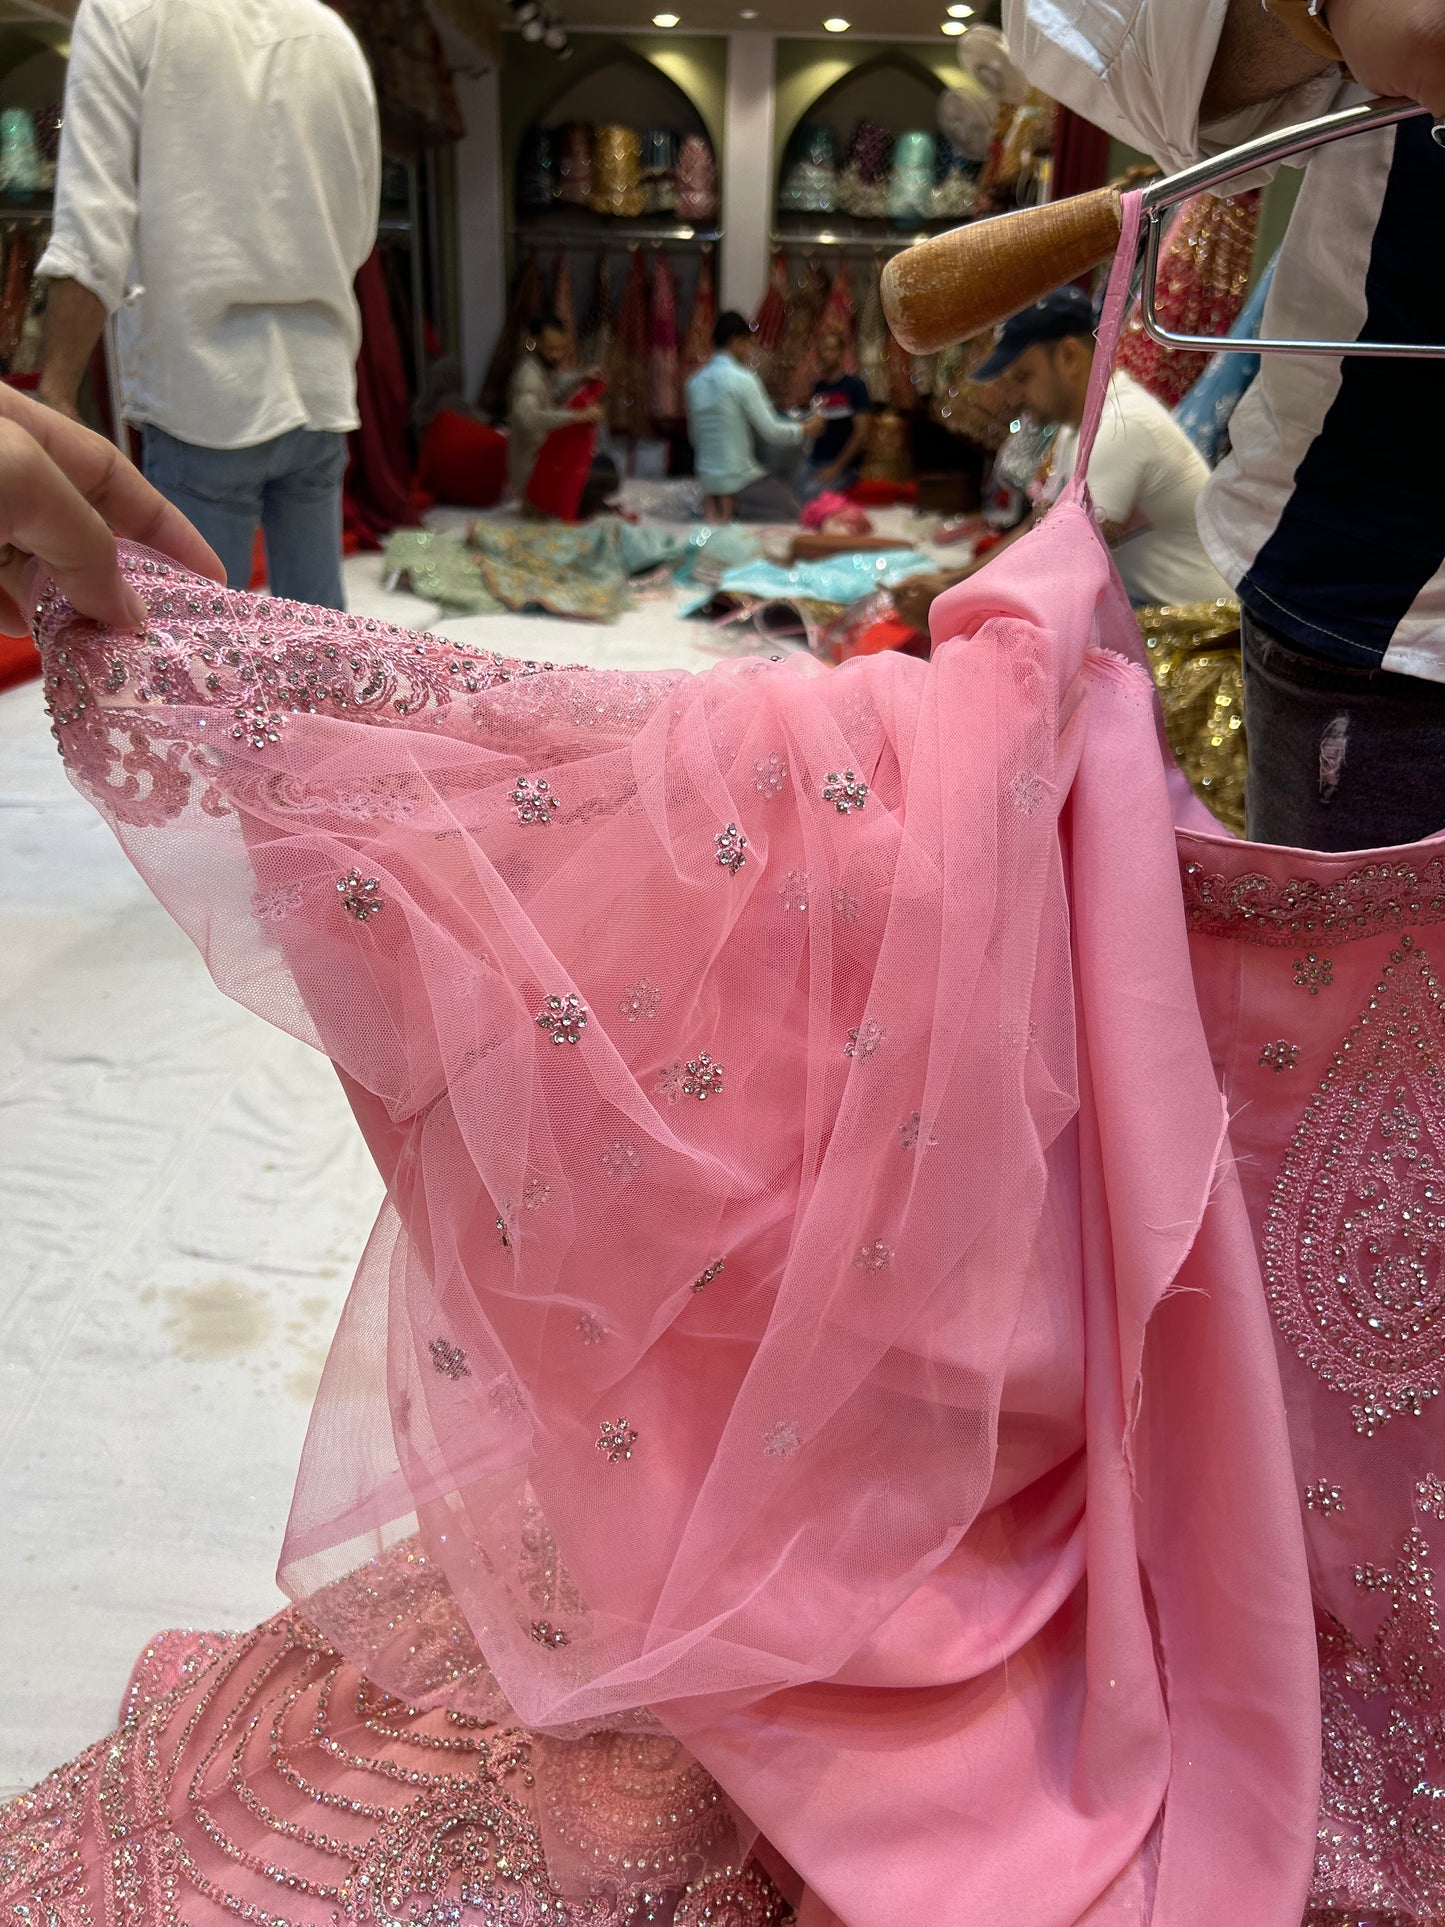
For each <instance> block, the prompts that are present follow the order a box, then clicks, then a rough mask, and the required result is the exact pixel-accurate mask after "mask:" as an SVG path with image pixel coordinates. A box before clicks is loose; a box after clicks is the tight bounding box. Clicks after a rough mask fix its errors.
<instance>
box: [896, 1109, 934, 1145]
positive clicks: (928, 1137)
mask: <svg viewBox="0 0 1445 1927" xmlns="http://www.w3.org/2000/svg"><path fill="white" fill-rule="evenodd" d="M898 1141H899V1143H900V1144H901V1145H902V1146H903V1148H904V1150H905V1151H916V1150H917V1149H918V1148H919V1146H920V1145H922V1147H923V1149H924V1150H925V1151H931V1150H933V1148H934V1147H935V1145H936V1144H937V1143H938V1134H937V1132H936V1131H935V1130H934V1128H933V1125H932V1124H931V1123H930V1122H929V1121H928V1120H927V1119H926V1118H924V1117H922V1116H921V1115H920V1114H919V1113H918V1112H917V1111H914V1112H913V1113H912V1115H911V1116H909V1117H905V1118H904V1120H903V1122H902V1123H901V1124H900V1125H899V1127H898Z"/></svg>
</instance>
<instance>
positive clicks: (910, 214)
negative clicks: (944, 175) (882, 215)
mask: <svg viewBox="0 0 1445 1927" xmlns="http://www.w3.org/2000/svg"><path fill="white" fill-rule="evenodd" d="M935 157H936V147H935V142H934V138H933V136H932V134H925V133H922V132H917V131H912V132H909V133H905V134H900V135H899V136H898V140H897V144H896V145H895V147H894V150H893V175H892V179H891V180H890V181H889V184H888V212H889V215H890V216H891V217H892V219H893V220H895V221H918V220H926V219H927V218H928V216H929V214H930V213H931V212H932V208H933V186H934V162H935Z"/></svg>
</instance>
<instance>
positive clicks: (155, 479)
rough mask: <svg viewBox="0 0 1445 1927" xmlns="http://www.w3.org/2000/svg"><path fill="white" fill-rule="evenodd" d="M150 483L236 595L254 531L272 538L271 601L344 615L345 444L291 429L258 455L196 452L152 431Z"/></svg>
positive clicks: (147, 444) (245, 576) (247, 569)
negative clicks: (188, 525) (189, 525)
mask: <svg viewBox="0 0 1445 1927" xmlns="http://www.w3.org/2000/svg"><path fill="white" fill-rule="evenodd" d="M144 450H145V452H144V467H145V473H146V479H147V481H149V482H152V483H154V485H155V486H156V487H157V488H158V489H159V490H160V492H161V494H162V495H164V496H165V498H166V500H167V501H168V502H173V503H174V504H175V506H176V507H177V508H178V509H179V510H180V511H181V513H182V515H184V516H185V517H186V519H187V521H189V522H193V523H194V524H195V526H196V528H197V529H199V530H200V532H201V534H202V535H203V536H204V537H205V538H206V540H207V541H208V542H209V543H210V545H211V547H212V548H213V549H214V550H215V551H216V554H217V555H218V556H219V557H220V558H221V561H222V563H223V564H224V565H225V570H226V580H227V582H228V583H229V584H230V586H231V587H232V588H233V589H244V588H245V587H246V586H247V584H248V583H249V582H250V580H251V553H252V550H253V548H254V546H255V541H256V530H257V529H258V528H260V529H264V531H265V534H266V571H267V574H268V576H269V578H270V582H271V592H272V594H273V595H278V596H286V597H288V598H289V599H290V600H291V601H293V602H313V603H315V604H316V605H317V606H318V607H319V608H322V609H344V608H345V607H346V595H345V591H344V590H343V588H342V585H341V482H342V477H343V476H344V475H345V473H346V437H345V436H344V435H326V434H320V433H317V432H316V431H314V430H312V429H308V428H295V429H292V431H291V433H290V434H289V435H278V436H277V437H276V439H275V441H271V442H261V443H259V444H258V445H257V446H256V447H255V448H198V447H197V446H196V445H195V444H194V443H193V442H181V441H177V440H176V438H175V436H174V435H167V434H166V433H165V431H164V429H160V428H152V427H149V426H147V427H146V429H145V431H144Z"/></svg>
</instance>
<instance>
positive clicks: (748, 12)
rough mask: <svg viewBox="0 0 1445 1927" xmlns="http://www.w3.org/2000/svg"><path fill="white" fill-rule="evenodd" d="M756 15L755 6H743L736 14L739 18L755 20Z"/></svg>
mask: <svg viewBox="0 0 1445 1927" xmlns="http://www.w3.org/2000/svg"><path fill="white" fill-rule="evenodd" d="M757 17H758V10H757V8H756V7H744V8H743V10H742V12H741V13H740V14H739V15H738V19H739V20H756V19H757Z"/></svg>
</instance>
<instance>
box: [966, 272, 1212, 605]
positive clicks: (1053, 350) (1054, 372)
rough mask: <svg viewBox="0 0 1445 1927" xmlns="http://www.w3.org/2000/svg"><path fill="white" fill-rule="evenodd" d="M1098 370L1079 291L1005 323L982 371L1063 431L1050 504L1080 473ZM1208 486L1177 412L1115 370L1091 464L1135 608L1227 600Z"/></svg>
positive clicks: (1088, 310) (1087, 308) (1090, 313)
mask: <svg viewBox="0 0 1445 1927" xmlns="http://www.w3.org/2000/svg"><path fill="white" fill-rule="evenodd" d="M1093 365H1094V309H1093V303H1092V302H1091V301H1090V299H1089V297H1088V295H1086V294H1085V293H1084V292H1083V290H1082V289H1080V288H1058V289H1056V290H1055V292H1054V293H1053V294H1047V295H1045V296H1044V297H1043V299H1042V300H1041V301H1036V302H1034V304H1033V305H1032V307H1028V308H1025V309H1024V310H1023V311H1022V312H1021V313H1020V314H1016V315H1014V316H1013V317H1012V319H1011V320H1009V321H1006V322H1005V323H1004V325H1003V327H1002V328H1001V329H1000V330H999V337H998V342H997V344H996V346H995V348H994V351H993V353H992V354H991V355H990V356H989V357H988V359H987V361H985V362H984V363H983V365H982V366H981V367H979V368H977V369H976V370H975V371H974V377H973V378H974V380H975V381H979V382H985V381H997V382H998V383H999V384H1000V385H1001V386H1002V388H1003V391H1004V393H1005V394H1006V395H1007V396H1008V399H1009V402H1010V404H1011V405H1012V406H1013V407H1014V408H1016V409H1018V410H1019V411H1020V412H1024V413H1027V414H1029V415H1031V416H1032V417H1033V419H1034V420H1035V421H1037V422H1040V423H1055V424H1057V425H1058V428H1059V435H1058V439H1057V441H1056V442H1055V444H1054V450H1053V466H1052V469H1051V471H1050V474H1049V478H1048V484H1047V499H1048V500H1049V501H1052V500H1054V499H1056V498H1057V496H1058V494H1059V492H1060V490H1061V489H1062V488H1063V485H1064V483H1065V482H1066V481H1067V480H1068V478H1069V476H1070V475H1071V474H1072V473H1073V469H1074V458H1075V455H1076V454H1077V451H1078V441H1079V424H1080V422H1081V421H1082V420H1083V419H1084V398H1085V396H1086V395H1087V394H1088V392H1089V374H1090V371H1091V370H1092V368H1093ZM1208 479H1209V468H1208V465H1207V464H1206V462H1205V460H1204V457H1203V456H1202V455H1201V454H1200V453H1199V450H1198V449H1197V448H1196V447H1195V446H1194V444H1193V443H1192V442H1191V441H1190V440H1189V437H1188V436H1187V435H1186V434H1185V433H1184V431H1183V429H1182V428H1180V426H1179V424H1178V423H1177V422H1176V421H1175V420H1174V418H1173V416H1172V415H1170V413H1169V411H1168V410H1167V409H1166V408H1163V407H1161V406H1160V404H1159V403H1158V402H1157V401H1155V399H1154V397H1153V396H1152V395H1150V394H1149V393H1147V392H1146V390H1144V389H1143V388H1141V387H1140V386H1139V384H1138V382H1136V381H1134V380H1132V379H1131V378H1130V377H1129V376H1128V375H1126V374H1125V373H1124V372H1123V370H1122V369H1116V370H1115V372H1114V375H1113V377H1112V379H1111V380H1110V382H1109V392H1108V396H1107V398H1106V399H1105V402H1104V415H1103V420H1102V421H1101V422H1100V424H1099V439H1098V441H1097V442H1096V443H1095V445H1094V453H1093V457H1092V459H1091V460H1090V463H1089V493H1090V495H1091V496H1092V497H1093V500H1094V507H1095V508H1096V510H1097V511H1098V515H1099V520H1100V521H1101V523H1102V524H1103V529H1104V537H1105V540H1106V541H1107V542H1108V544H1109V546H1110V548H1111V549H1112V550H1113V551H1114V561H1115V564H1116V565H1117V567H1118V570H1119V575H1120V578H1121V580H1122V581H1123V584H1124V587H1125V588H1126V589H1127V590H1128V592H1129V600H1130V601H1131V602H1132V603H1134V605H1135V606H1136V607H1143V606H1144V605H1146V604H1155V603H1180V602H1210V601H1212V600H1213V599H1214V598H1215V597H1216V596H1223V595H1228V594H1229V590H1228V588H1227V587H1226V586H1225V584H1224V582H1223V580H1222V579H1221V577H1220V575H1219V572H1218V571H1217V570H1216V568H1215V567H1214V564H1213V563H1212V562H1211V561H1210V560H1209V557H1208V556H1207V555H1206V554H1205V553H1204V545H1203V543H1202V542H1201V541H1200V539H1199V529H1198V526H1197V524H1196V521H1195V509H1196V506H1197V504H1198V501H1199V492H1200V490H1201V489H1202V488H1203V487H1204V484H1205V483H1206V482H1207V481H1208ZM1030 519H1032V518H1030ZM1021 533H1022V530H1021V529H1019V530H1015V531H1014V534H1015V535H1018V534H1021ZM1009 539H1012V538H1009Z"/></svg>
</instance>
